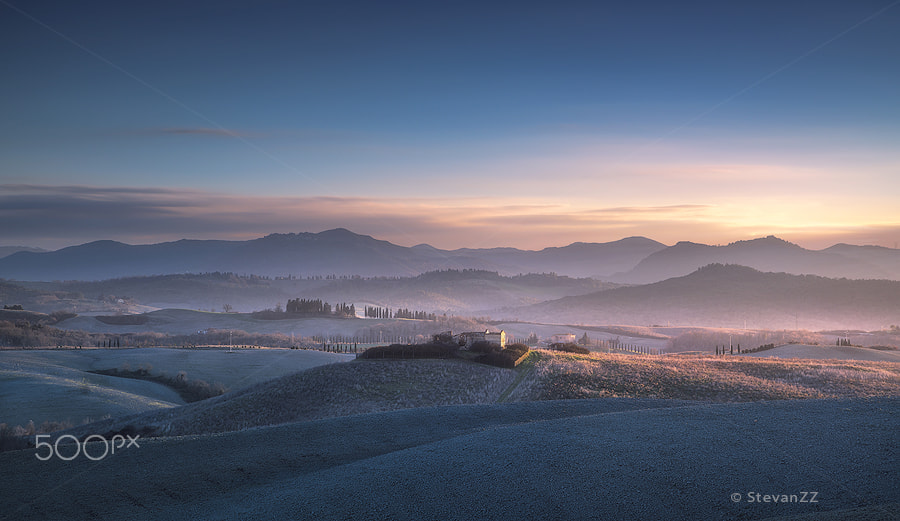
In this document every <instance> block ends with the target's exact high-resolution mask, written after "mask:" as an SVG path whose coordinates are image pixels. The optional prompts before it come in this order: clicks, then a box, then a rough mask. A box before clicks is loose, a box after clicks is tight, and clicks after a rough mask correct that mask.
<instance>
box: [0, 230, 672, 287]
mask: <svg viewBox="0 0 900 521" xmlns="http://www.w3.org/2000/svg"><path fill="white" fill-rule="evenodd" d="M663 247H664V245H662V244H660V243H658V242H656V241H652V240H650V239H645V238H640V237H632V238H629V239H623V240H621V241H616V242H611V243H601V244H584V243H576V244H573V245H570V246H567V247H563V248H546V249H544V250H541V251H527V250H518V249H515V248H490V249H459V250H441V249H438V248H433V247H431V246H428V245H418V246H414V247H410V248H408V247H404V246H398V245H396V244H392V243H390V242H387V241H382V240H377V239H375V238H372V237H370V236H367V235H358V234H355V233H353V232H351V231H349V230H345V229H340V228H339V229H335V230H328V231H324V232H321V233H296V234H295V233H291V234H272V235H267V236H265V237H262V238H259V239H253V240H249V241H217V240H180V241H175V242H166V243H159V244H146V245H128V244H123V243H119V242H115V241H96V242H91V243H87V244H82V245H79V246H72V247H69V248H63V249H61V250H57V251H53V252H44V253H37V252H29V251H21V252H17V253H13V254H11V255H9V256H7V257H4V258H0V277H3V278H6V279H16V280H30V281H39V280H44V281H49V280H106V279H110V278H119V277H134V276H145V275H165V274H172V273H203V272H235V273H241V274H245V273H246V274H254V275H265V276H271V277H280V276H288V275H293V276H300V277H306V276H309V275H317V276H326V275H333V274H337V275H360V276H414V275H418V274H420V273H425V272H427V271H434V270H445V269H484V270H492V271H499V272H501V273H504V274H510V275H515V274H517V273H528V272H556V273H560V274H567V275H573V276H598V275H604V274H611V273H614V272H616V271H621V270H624V269H629V268H630V267H632V266H634V265H635V264H637V263H638V262H639V261H640V260H641V259H643V258H644V257H646V256H647V255H649V254H650V253H652V252H654V251H657V250H659V249H661V248H663Z"/></svg>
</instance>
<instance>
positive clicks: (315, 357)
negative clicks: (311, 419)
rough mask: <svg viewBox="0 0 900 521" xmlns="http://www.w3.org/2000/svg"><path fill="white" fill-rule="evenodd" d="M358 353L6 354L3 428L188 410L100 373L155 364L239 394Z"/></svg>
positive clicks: (0, 385)
mask: <svg viewBox="0 0 900 521" xmlns="http://www.w3.org/2000/svg"><path fill="white" fill-rule="evenodd" d="M352 359H353V355H341V354H334V353H323V352H318V351H303V350H290V349H246V350H238V349H235V350H234V351H233V352H228V350H219V349H206V350H195V349H163V348H143V349H85V350H28V351H20V350H19V351H0V423H6V424H8V425H24V424H25V423H26V422H28V421H29V420H32V421H34V422H35V424H36V425H38V426H39V425H40V424H41V423H43V422H44V421H69V422H71V423H73V424H75V425H78V424H79V423H81V422H82V421H83V420H85V419H86V418H92V419H94V420H97V419H100V418H101V417H103V416H106V415H111V416H114V417H118V416H123V415H126V414H131V413H137V412H144V411H149V410H153V409H158V408H165V407H172V406H175V405H181V404H184V401H183V400H182V399H181V398H180V397H179V396H178V394H177V393H176V392H175V391H173V390H171V389H169V388H167V387H165V386H163V385H161V384H157V383H154V382H147V381H140V380H133V379H126V378H116V377H112V376H103V375H96V374H91V373H89V372H88V371H92V370H99V369H119V368H122V367H124V366H125V365H127V366H128V367H130V368H131V369H137V368H139V367H141V366H144V367H147V366H152V369H151V372H152V373H154V374H156V373H160V372H162V373H164V374H166V375H169V376H174V375H176V374H177V373H178V372H179V371H184V372H185V373H186V374H187V377H188V378H189V379H191V380H196V379H200V380H206V381H207V382H209V383H216V382H219V383H222V384H223V385H225V387H227V388H228V389H232V390H233V389H240V388H243V387H247V386H249V385H252V384H255V383H258V382H262V381H266V380H271V379H273V378H277V377H279V376H283V375H286V374H290V373H294V372H297V371H302V370H304V369H308V368H310V367H315V366H318V365H323V364H329V363H334V362H341V361H346V360H352Z"/></svg>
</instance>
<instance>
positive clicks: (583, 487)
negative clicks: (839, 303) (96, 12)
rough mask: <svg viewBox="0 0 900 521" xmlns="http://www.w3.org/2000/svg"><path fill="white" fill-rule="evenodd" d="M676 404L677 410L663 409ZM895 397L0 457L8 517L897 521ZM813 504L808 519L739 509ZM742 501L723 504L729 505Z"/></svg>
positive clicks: (313, 424) (421, 420) (289, 428)
mask: <svg viewBox="0 0 900 521" xmlns="http://www.w3.org/2000/svg"><path fill="white" fill-rule="evenodd" d="M672 405H679V406H678V407H671V406H672ZM898 407H900V400H898V399H897V398H880V399H870V400H803V401H788V402H774V403H747V404H703V405H690V406H685V404H684V403H683V402H674V401H661V400H656V401H654V400H621V399H601V400H580V401H562V402H556V401H554V402H535V403H519V404H504V405H464V406H450V407H437V408H424V409H414V410H403V411H393V412H387V413H377V414H367V415H357V416H349V417H342V418H332V419H325V420H317V421H309V422H300V423H293V424H287V425H282V426H276V427H266V428H258V429H250V430H246V431H241V432H235V433H228V434H220V435H211V436H189V437H179V438H165V439H146V440H143V439H142V440H141V446H140V448H131V449H127V450H125V451H121V452H118V453H116V455H115V456H110V457H107V458H105V459H103V460H102V461H99V462H92V461H89V460H87V459H84V458H78V459H76V460H74V461H72V462H64V461H61V460H59V459H55V458H54V459H51V460H50V461H47V462H41V461H38V460H36V459H35V458H34V451H17V452H8V453H2V454H0V464H2V467H3V468H4V469H5V470H7V472H9V473H11V474H12V475H15V476H16V479H14V480H9V481H8V482H7V483H6V485H5V489H4V494H3V495H2V498H0V510H2V511H3V512H4V513H5V514H6V515H8V516H9V517H10V518H12V519H19V520H23V521H24V520H31V519H51V518H52V519H61V518H65V519H101V520H103V519H123V518H125V519H172V520H180V519H189V520H191V521H198V520H203V519H288V518H290V519H351V518H352V519H448V520H455V519H498V520H506V519H521V518H522V517H528V518H534V519H587V518H591V519H672V520H676V521H677V520H687V519H747V520H756V519H766V518H771V517H775V516H793V515H819V514H830V513H836V512H838V513H839V512H840V511H847V510H849V511H851V512H852V511H854V510H855V511H859V509H861V508H862V509H865V511H866V512H868V513H875V514H878V513H885V512H887V513H888V514H889V513H890V512H895V511H896V508H895V505H896V503H898V502H900V489H898V488H897V487H896V483H895V481H894V477H895V476H896V468H897V459H896V458H897V456H896V454H897V450H898V449H900V434H898V433H900V418H898V416H897V415H896V414H894V411H896V410H897V408H898ZM801 491H816V492H818V500H819V502H818V503H816V504H809V503H806V504H801V503H794V504H773V503H748V502H747V501H746V497H747V495H748V494H749V493H750V492H759V493H762V494H766V493H770V494H799V493H800V492H801ZM734 493H740V494H742V498H743V499H742V501H739V502H734V501H732V500H731V495H732V494H734Z"/></svg>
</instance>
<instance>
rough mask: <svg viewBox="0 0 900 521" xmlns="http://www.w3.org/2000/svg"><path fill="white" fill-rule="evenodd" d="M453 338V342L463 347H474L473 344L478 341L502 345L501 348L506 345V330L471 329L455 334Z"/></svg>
mask: <svg viewBox="0 0 900 521" xmlns="http://www.w3.org/2000/svg"><path fill="white" fill-rule="evenodd" d="M452 338H453V342H455V343H456V344H457V345H458V346H459V347H460V348H462V349H468V348H470V347H472V344H475V343H477V342H488V343H490V344H495V345H498V346H500V348H501V349H502V348H504V347H506V331H503V330H502V329H501V330H500V331H490V330H487V329H485V330H484V331H469V332H466V333H459V334H456V335H453V336H452Z"/></svg>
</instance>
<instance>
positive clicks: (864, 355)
mask: <svg viewBox="0 0 900 521" xmlns="http://www.w3.org/2000/svg"><path fill="white" fill-rule="evenodd" d="M742 356H753V357H757V358H769V357H771V358H807V359H812V360H862V361H868V362H900V351H881V350H878V349H867V348H864V347H851V346H822V345H819V346H812V345H802V344H792V345H785V346H779V347H776V348H774V349H767V350H765V351H760V352H758V353H749V354H744V355H742Z"/></svg>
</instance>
